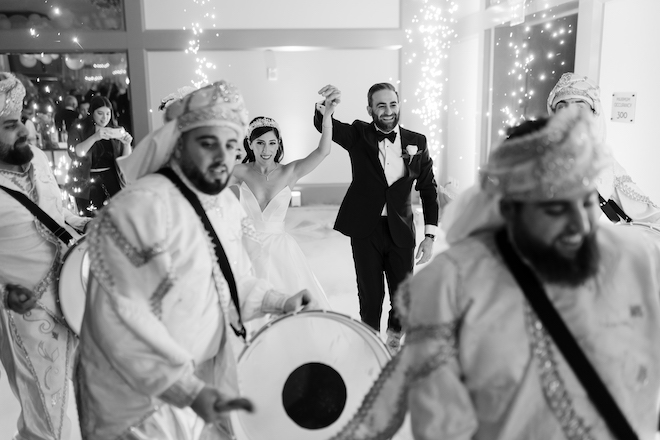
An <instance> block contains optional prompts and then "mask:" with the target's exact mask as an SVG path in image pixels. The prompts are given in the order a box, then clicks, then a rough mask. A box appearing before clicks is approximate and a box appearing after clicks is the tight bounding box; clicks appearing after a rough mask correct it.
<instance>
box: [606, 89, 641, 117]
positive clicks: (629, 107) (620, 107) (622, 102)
mask: <svg viewBox="0 0 660 440" xmlns="http://www.w3.org/2000/svg"><path fill="white" fill-rule="evenodd" d="M636 101H637V94H636V93H633V92H630V93H627V92H619V93H612V118H611V119H612V121H613V122H627V123H631V122H635V103H636Z"/></svg>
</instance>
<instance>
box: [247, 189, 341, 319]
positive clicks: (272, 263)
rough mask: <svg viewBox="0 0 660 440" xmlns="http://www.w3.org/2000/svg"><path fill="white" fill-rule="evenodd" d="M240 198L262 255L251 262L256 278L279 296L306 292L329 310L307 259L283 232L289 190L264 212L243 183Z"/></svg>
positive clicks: (323, 293)
mask: <svg viewBox="0 0 660 440" xmlns="http://www.w3.org/2000/svg"><path fill="white" fill-rule="evenodd" d="M239 194H240V200H241V205H242V206H243V209H245V211H246V212H247V214H248V215H249V216H250V217H251V218H252V220H253V222H254V227H255V229H256V231H257V235H258V238H259V240H260V241H261V243H262V249H261V254H260V256H259V257H258V258H257V259H256V260H255V261H253V265H254V268H255V271H256V274H257V276H258V277H259V278H263V279H266V280H268V281H270V282H271V283H272V284H273V286H274V288H275V290H278V291H279V292H282V293H287V294H294V293H296V292H298V291H300V290H302V289H307V290H309V291H310V292H311V294H312V295H313V296H314V297H315V298H316V299H317V300H318V301H319V305H320V307H321V308H322V309H325V310H330V303H329V302H328V298H327V297H326V295H325V292H323V288H322V287H321V284H319V282H318V280H317V279H316V276H315V275H314V272H312V268H311V267H310V265H309V263H308V262H307V257H305V254H304V253H303V251H302V249H301V248H300V246H299V245H298V243H297V242H296V240H295V239H294V238H293V237H292V236H291V235H289V234H288V233H287V232H286V231H285V229H284V219H285V217H286V213H287V210H288V209H289V202H290V201H291V188H289V187H288V186H287V187H284V188H283V189H282V190H281V191H280V192H279V193H278V194H277V195H276V196H275V197H273V198H272V200H271V201H270V202H268V205H267V206H266V208H265V209H264V210H263V211H261V207H260V206H259V202H258V201H257V198H256V197H255V196H254V194H253V193H252V190H250V187H249V186H248V185H247V184H246V183H245V182H243V183H241V185H240V187H239Z"/></svg>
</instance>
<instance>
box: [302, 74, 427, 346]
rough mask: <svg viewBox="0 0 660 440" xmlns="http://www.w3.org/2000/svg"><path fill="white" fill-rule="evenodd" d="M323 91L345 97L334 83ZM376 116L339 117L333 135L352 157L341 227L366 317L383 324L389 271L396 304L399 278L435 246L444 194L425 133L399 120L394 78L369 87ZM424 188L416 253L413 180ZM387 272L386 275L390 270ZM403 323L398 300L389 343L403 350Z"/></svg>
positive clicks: (318, 120)
mask: <svg viewBox="0 0 660 440" xmlns="http://www.w3.org/2000/svg"><path fill="white" fill-rule="evenodd" d="M319 93H321V94H322V95H323V96H326V97H327V96H334V97H335V98H334V99H336V100H337V101H339V100H340V97H341V92H340V91H339V89H337V88H336V87H334V86H332V85H327V86H325V87H323V88H322V89H321V90H320V92H319ZM367 104H368V105H367V112H368V114H369V116H371V118H372V122H371V123H367V122H363V121H359V120H356V121H354V122H353V123H352V124H346V123H343V122H340V121H337V120H336V119H334V118H333V119H332V140H333V141H334V142H336V143H337V144H339V145H340V146H341V147H342V148H344V149H345V150H346V151H347V152H348V155H349V157H350V159H351V169H352V173H353V178H352V181H351V184H350V186H349V188H348V191H347V192H346V196H345V197H344V200H343V201H342V204H341V207H340V208H339V214H338V215H337V220H336V222H335V229H336V230H338V231H339V232H341V233H342V234H344V235H347V236H349V237H351V248H352V250H353V261H354V263H355V273H356V275H357V285H358V297H359V300H360V317H361V318H362V321H363V322H364V323H366V324H367V325H369V326H370V327H372V328H373V329H374V330H376V331H380V321H381V314H382V310H383V300H384V298H385V283H384V276H385V277H386V278H387V286H388V290H389V294H390V302H391V304H394V300H395V294H396V290H397V287H398V286H399V283H401V281H403V279H404V278H405V277H406V276H408V275H409V274H411V273H412V271H413V266H414V264H415V259H419V261H418V262H417V264H422V263H426V262H428V261H429V260H430V259H431V255H432V253H433V242H434V241H435V235H436V232H437V224H438V215H439V211H438V198H437V189H436V183H435V178H434V176H433V160H432V159H431V156H430V154H429V150H428V147H427V144H426V137H425V136H424V135H422V134H419V133H415V132H413V131H410V130H406V129H404V128H402V127H400V126H399V95H398V94H397V92H396V90H395V88H394V86H392V85H391V84H389V83H379V84H374V85H373V86H372V87H371V88H370V89H369V91H368V93H367ZM314 125H315V127H316V129H317V130H318V131H319V132H321V131H322V125H323V115H322V114H321V112H320V110H319V109H318V108H317V109H316V112H315V114H314ZM413 183H415V189H416V190H418V191H419V192H420V198H421V201H422V209H423V213H424V224H425V226H424V232H425V234H424V239H423V240H422V241H421V242H420V244H419V247H418V249H417V253H416V254H415V240H416V237H415V225H414V218H413V211H412V202H411V192H412V185H413ZM383 274H384V276H383ZM402 336H403V333H402V332H401V323H400V322H399V319H398V318H397V316H396V313H395V311H394V308H393V307H392V309H391V311H390V314H389V318H388V322H387V346H388V349H389V350H390V352H391V353H396V351H398V349H399V346H400V344H401V338H402Z"/></svg>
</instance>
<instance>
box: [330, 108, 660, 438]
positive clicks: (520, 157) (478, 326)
mask: <svg viewBox="0 0 660 440" xmlns="http://www.w3.org/2000/svg"><path fill="white" fill-rule="evenodd" d="M608 164H609V152H608V151H607V149H606V148H605V145H604V143H603V140H602V137H601V136H600V134H599V132H598V130H597V128H596V124H595V120H594V118H593V115H592V114H591V112H588V113H586V112H585V111H580V110H579V109H577V108H573V109H567V110H563V111H560V112H557V114H556V115H554V116H551V117H549V118H547V117H541V118H539V119H538V120H533V121H526V122H524V123H522V124H521V125H520V126H517V127H515V128H512V129H511V130H510V131H509V133H508V137H507V139H505V140H504V141H503V142H502V144H501V145H500V146H499V147H497V148H496V149H494V150H493V152H492V153H491V155H490V157H489V159H488V162H487V163H486V164H485V165H484V166H483V167H482V169H481V171H480V179H479V181H480V182H479V186H478V191H480V192H481V193H483V196H484V197H483V199H482V200H484V201H485V203H482V204H476V205H473V206H470V211H469V212H467V213H466V215H470V214H472V215H474V216H475V217H476V218H478V219H481V220H482V221H481V224H480V225H478V224H472V226H473V229H472V230H471V231H468V233H467V236H466V237H465V238H463V239H461V240H459V241H458V242H456V243H454V244H453V245H452V246H451V247H450V248H449V249H448V250H447V251H445V252H443V253H441V254H439V255H438V256H437V257H435V259H434V260H433V261H432V262H431V263H430V264H429V265H428V266H426V267H425V268H423V269H422V270H420V271H419V272H418V273H417V274H416V275H414V276H413V277H411V278H410V279H409V280H407V281H406V282H404V283H403V284H402V286H401V289H400V291H399V293H398V297H399V299H398V302H397V309H398V310H399V313H400V316H401V319H402V321H403V322H404V326H405V329H406V338H407V340H406V344H405V345H404V346H403V349H402V350H401V352H400V353H399V355H398V356H397V357H396V358H395V359H393V360H392V361H391V362H390V364H388V365H387V366H386V367H385V368H384V370H383V373H382V374H381V377H380V378H379V379H378V380H377V381H376V385H375V386H374V387H373V389H372V390H371V391H370V392H369V393H368V399H366V400H365V403H364V404H363V406H362V407H361V408H360V413H359V414H358V415H357V416H355V417H354V419H353V420H351V421H350V422H349V423H347V425H346V428H345V429H344V430H343V431H342V432H341V435H337V436H336V437H334V438H333V440H339V439H342V440H344V439H351V440H367V439H370V440H374V439H379V438H390V437H391V435H392V434H393V432H394V431H396V430H397V429H398V427H399V426H401V423H402V421H403V416H404V415H405V414H406V411H407V410H409V412H410V417H411V426H412V432H413V437H414V438H415V440H431V439H433V440H435V439H440V438H443V439H444V438H447V439H457V440H458V439H465V440H468V439H480V440H496V439H498V440H501V439H507V440H529V439H543V440H565V439H612V440H613V439H621V440H623V439H626V440H627V439H633V438H638V439H641V440H653V439H655V438H656V432H657V429H658V402H660V345H659V344H658V335H659V334H660V277H659V276H658V274H660V249H658V248H657V247H655V246H653V244H652V243H650V242H649V241H648V240H646V239H645V237H644V235H643V234H640V233H639V231H636V230H635V229H634V228H622V227H618V226H614V225H611V224H609V223H606V222H598V221H597V217H598V215H599V211H598V195H597V191H596V186H597V179H598V175H599V173H600V172H601V171H602V170H603V169H604V168H605V167H607V166H608ZM490 200H493V201H494V202H495V203H496V204H497V205H499V210H498V211H499V212H491V211H489V210H488V209H489V206H491V203H489V201H490ZM484 210H486V212H483V211H484ZM490 217H494V218H490ZM514 261H517V262H518V263H517V264H515V263H513V262H514ZM522 273H527V275H521V274H522ZM521 280H526V281H521ZM539 302H540V304H539ZM553 314H554V315H555V320H554V321H553V320H551V318H552V315H553ZM551 322H556V323H557V325H558V326H565V328H566V333H561V334H559V336H557V334H556V333H554V329H555V326H553V325H552V324H551ZM570 341H573V342H574V344H575V345H574V347H575V349H574V350H569V349H568V348H567V345H568V343H569V342H570ZM580 358H583V359H585V360H584V364H583V366H580V367H575V366H574V364H573V363H574V362H577V361H579V359H580ZM580 371H581V372H582V373H578V372H580ZM582 374H584V375H585V376H586V377H587V379H588V380H584V381H583V380H581V379H579V378H578V377H579V376H581V375H582ZM585 382H586V383H588V385H587V384H585ZM597 382H601V384H600V386H599V387H598V390H596V391H594V390H593V389H592V385H594V384H596V383H597ZM594 388H596V385H594ZM607 396H610V397H611V399H609V398H608V397H607Z"/></svg>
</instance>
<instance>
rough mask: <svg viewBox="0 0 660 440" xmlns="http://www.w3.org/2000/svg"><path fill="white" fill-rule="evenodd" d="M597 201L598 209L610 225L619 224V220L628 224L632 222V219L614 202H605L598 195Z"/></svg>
mask: <svg viewBox="0 0 660 440" xmlns="http://www.w3.org/2000/svg"><path fill="white" fill-rule="evenodd" d="M598 201H599V203H598V205H599V206H600V209H601V210H602V211H603V212H604V213H605V215H606V216H607V218H609V219H610V221H611V222H612V223H619V222H620V221H621V220H624V221H626V222H628V223H630V222H631V221H632V219H631V218H630V217H628V215H627V214H626V213H625V212H624V211H623V209H621V207H620V206H619V205H618V204H617V203H616V202H615V201H614V200H612V199H610V200H605V198H603V196H601V195H600V194H598Z"/></svg>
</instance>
